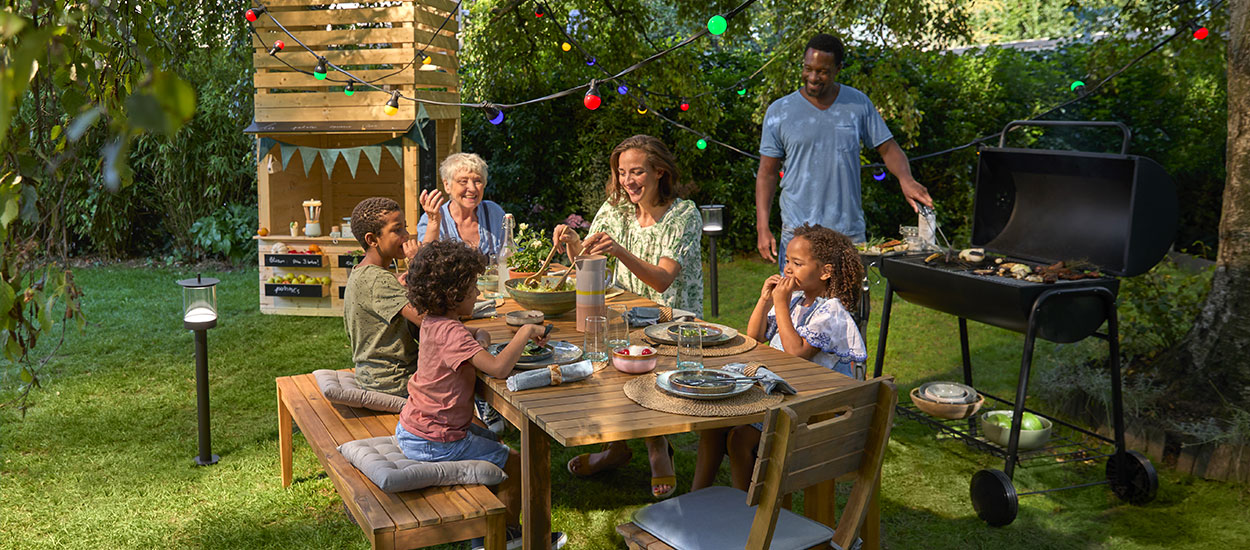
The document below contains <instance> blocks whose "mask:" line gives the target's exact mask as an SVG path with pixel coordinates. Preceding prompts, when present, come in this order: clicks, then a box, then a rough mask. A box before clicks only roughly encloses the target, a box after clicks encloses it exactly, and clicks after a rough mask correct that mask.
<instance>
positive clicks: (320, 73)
mask: <svg viewBox="0 0 1250 550" xmlns="http://www.w3.org/2000/svg"><path fill="white" fill-rule="evenodd" d="M313 77H315V78H316V79H317V80H325V79H326V58H324V57H321V56H317V67H316V68H314V69H313Z"/></svg>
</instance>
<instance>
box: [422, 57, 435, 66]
mask: <svg viewBox="0 0 1250 550" xmlns="http://www.w3.org/2000/svg"><path fill="white" fill-rule="evenodd" d="M433 62H434V58H433V57H430V56H428V55H427V56H425V58H424V59H422V60H421V64H422V65H429V64H430V63H433Z"/></svg>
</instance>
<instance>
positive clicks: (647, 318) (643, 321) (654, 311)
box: [626, 307, 660, 328]
mask: <svg viewBox="0 0 1250 550" xmlns="http://www.w3.org/2000/svg"><path fill="white" fill-rule="evenodd" d="M626 315H627V316H628V317H629V326H630V328H637V327H645V326H650V325H654V324H656V323H658V322H660V308H658V307H635V308H630V310H629V312H628V313H626Z"/></svg>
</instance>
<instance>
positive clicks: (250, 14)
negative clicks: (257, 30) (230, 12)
mask: <svg viewBox="0 0 1250 550" xmlns="http://www.w3.org/2000/svg"><path fill="white" fill-rule="evenodd" d="M258 16H259V14H257V13H256V10H247V12H245V13H244V14H243V17H246V18H247V20H248V22H250V23H255V22H256V18H257V17H258Z"/></svg>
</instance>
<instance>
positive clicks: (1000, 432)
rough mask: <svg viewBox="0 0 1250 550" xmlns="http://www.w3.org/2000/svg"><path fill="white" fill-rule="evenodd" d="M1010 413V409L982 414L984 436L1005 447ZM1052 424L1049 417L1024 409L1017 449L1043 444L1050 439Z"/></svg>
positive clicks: (1008, 433) (1024, 449)
mask: <svg viewBox="0 0 1250 550" xmlns="http://www.w3.org/2000/svg"><path fill="white" fill-rule="evenodd" d="M1011 413H1012V411H1007V410H999V411H988V412H986V413H985V414H982V415H981V433H983V434H985V438H986V439H988V440H990V441H993V442H994V443H997V444H999V445H1002V446H1003V447H1006V446H1007V443H1008V441H1009V439H1010V438H1011ZM1053 426H1054V424H1053V423H1052V422H1051V421H1050V419H1049V418H1045V417H1042V416H1038V415H1035V414H1033V413H1031V412H1028V411H1025V412H1024V414H1023V416H1022V417H1021V420H1020V441H1019V443H1018V445H1017V446H1018V447H1019V450H1021V451H1029V450H1032V449H1036V448H1038V447H1041V446H1043V445H1045V444H1046V442H1048V441H1050V430H1051V428H1052V427H1053Z"/></svg>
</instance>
